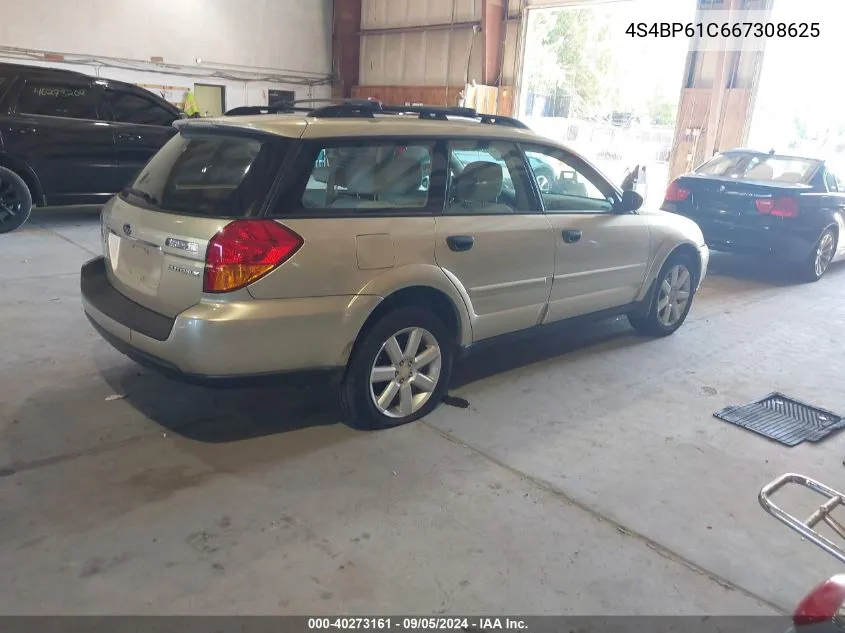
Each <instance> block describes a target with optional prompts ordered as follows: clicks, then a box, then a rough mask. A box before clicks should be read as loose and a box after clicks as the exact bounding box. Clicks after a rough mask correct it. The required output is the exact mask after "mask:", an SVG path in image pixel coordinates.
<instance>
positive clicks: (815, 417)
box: [713, 392, 845, 446]
mask: <svg viewBox="0 0 845 633" xmlns="http://www.w3.org/2000/svg"><path fill="white" fill-rule="evenodd" d="M713 415H714V416H715V417H717V418H719V419H720V420H724V421H725V422H729V423H730V424H735V425H736V426H739V427H742V428H744V429H748V430H749V431H754V432H755V433H758V434H760V435H762V436H764V437H768V438H769V439H772V440H775V441H776V442H780V443H781V444H785V445H786V446H796V445H797V444H800V443H801V442H805V441H806V442H818V441H820V440H823V439H824V438H825V437H827V436H828V435H830V434H831V433H833V432H834V431H838V430H839V429H841V428H843V427H845V420H843V418H842V416H840V415H837V414H835V413H832V412H830V411H826V410H825V409H820V408H818V407H813V406H810V405H809V404H806V403H804V402H801V401H800V400H795V399H794V398H788V397H786V396H785V395H783V394H782V393H777V392H775V393H771V394H769V395H768V396H766V397H765V398H761V399H760V400H757V401H755V402H752V403H750V404H743V405H733V406H730V407H725V408H724V409H722V410H721V411H717V412H716V413H714V414H713Z"/></svg>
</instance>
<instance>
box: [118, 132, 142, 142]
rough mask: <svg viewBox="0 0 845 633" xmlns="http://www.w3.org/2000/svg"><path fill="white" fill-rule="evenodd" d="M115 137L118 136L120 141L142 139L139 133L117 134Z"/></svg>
mask: <svg viewBox="0 0 845 633" xmlns="http://www.w3.org/2000/svg"><path fill="white" fill-rule="evenodd" d="M117 138H119V139H120V140H121V141H141V140H143V139H144V137H143V136H141V135H140V134H126V133H123V134H118V135H117Z"/></svg>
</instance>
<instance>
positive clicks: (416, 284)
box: [342, 265, 472, 364]
mask: <svg viewBox="0 0 845 633" xmlns="http://www.w3.org/2000/svg"><path fill="white" fill-rule="evenodd" d="M409 268H413V270H403V269H402V268H399V269H392V271H391V272H390V273H388V274H385V275H382V276H380V277H378V278H376V279H374V280H373V281H371V282H370V283H369V284H367V286H366V287H365V288H363V289H362V290H361V291H360V293H359V294H362V295H377V296H379V297H381V298H382V299H381V301H379V303H378V304H377V305H376V306H375V307H373V308H372V309H371V310H370V312H369V313H368V314H367V315H366V317H365V318H364V319H363V322H362V325H361V327H360V328H359V330H358V334H357V336H356V337H355V341H353V343H352V344H351V345H350V346H349V347H348V348H347V349H346V350H344V358H343V359H342V361H343V363H344V364H345V363H346V362H347V361H348V359H349V357H350V356H351V354H352V351H353V349H354V347H355V345H357V343H358V341H360V340H361V339H362V338H363V337H364V336H366V334H367V332H369V331H370V329H371V328H372V327H373V325H374V324H375V323H376V322H377V321H378V320H379V319H380V318H381V317H382V316H384V315H385V314H387V313H388V312H389V311H391V310H394V309H396V308H398V307H401V306H407V305H416V306H420V307H423V308H427V309H431V310H432V311H433V312H434V313H435V314H436V315H437V316H438V317H439V318H440V319H441V320H442V321H443V322H444V324H445V325H446V327H447V328H448V329H449V331H450V333H451V334H452V337H453V342H454V344H455V346H456V347H465V346H467V345H469V344H470V343H471V342H472V321H471V319H470V314H469V310H468V309H467V303H466V299H465V298H464V296H463V295H464V294H465V292H466V291H465V290H463V291H462V289H461V288H459V286H457V285H456V283H455V282H457V280H454V282H453V280H452V278H451V276H447V275H446V273H444V271H442V270H441V269H440V268H438V267H436V266H428V265H426V266H421V267H417V266H414V267H409ZM457 283H458V284H459V283H460V282H457Z"/></svg>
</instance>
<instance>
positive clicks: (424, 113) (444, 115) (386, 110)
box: [308, 99, 529, 130]
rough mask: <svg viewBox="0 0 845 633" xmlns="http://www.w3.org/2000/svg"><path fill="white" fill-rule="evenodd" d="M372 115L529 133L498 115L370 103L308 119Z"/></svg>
mask: <svg viewBox="0 0 845 633" xmlns="http://www.w3.org/2000/svg"><path fill="white" fill-rule="evenodd" d="M376 114H396V115H409V114H416V115H417V116H418V118H419V119H422V120H427V121H448V120H449V117H458V118H462V119H477V120H479V121H480V122H481V123H486V124H489V125H503V126H507V127H513V128H519V129H523V130H527V129H529V128H528V126H527V125H525V123H523V122H522V121H519V120H517V119H514V118H512V117H507V116H499V115H498V114H479V113H478V112H477V111H476V110H475V109H474V108H464V107H451V108H450V107H443V106H405V105H384V104H382V103H381V101H376V100H372V99H368V100H361V99H357V100H356V99H349V100H346V101H343V102H341V103H333V104H331V105H327V106H323V107H321V108H317V109H315V110H312V111H311V112H310V113H309V114H308V116H311V117H314V118H348V117H349V118H354V117H361V118H367V119H372V118H375V115H376Z"/></svg>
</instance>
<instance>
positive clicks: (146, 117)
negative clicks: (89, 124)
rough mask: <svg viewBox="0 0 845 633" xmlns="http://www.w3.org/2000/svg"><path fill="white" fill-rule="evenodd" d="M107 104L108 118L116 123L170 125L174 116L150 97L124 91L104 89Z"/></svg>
mask: <svg viewBox="0 0 845 633" xmlns="http://www.w3.org/2000/svg"><path fill="white" fill-rule="evenodd" d="M103 94H104V96H105V100H106V103H107V104H108V106H109V110H110V111H109V112H108V114H109V116H108V118H109V119H110V120H112V121H116V122H117V123H135V124H137V125H164V126H166V125H172V124H173V121H175V120H176V116H175V115H174V114H173V113H172V112H171V111H170V110H168V109H166V108H164V107H162V106H161V104H159V103H156V102H155V101H154V100H152V99H148V98H146V97H142V96H140V95H136V94H133V93H131V92H124V91H121V90H113V89H108V90H104V91H103Z"/></svg>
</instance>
